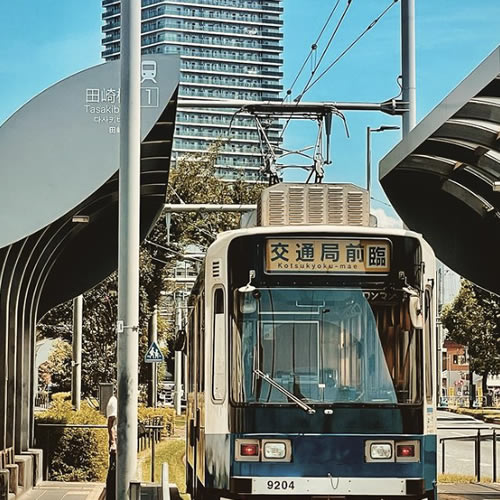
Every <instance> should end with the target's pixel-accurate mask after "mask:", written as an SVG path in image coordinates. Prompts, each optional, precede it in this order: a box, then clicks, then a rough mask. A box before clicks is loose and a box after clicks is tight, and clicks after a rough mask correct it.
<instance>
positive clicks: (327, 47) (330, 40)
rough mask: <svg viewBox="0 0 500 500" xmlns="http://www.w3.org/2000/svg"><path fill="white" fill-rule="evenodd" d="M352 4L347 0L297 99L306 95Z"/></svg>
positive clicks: (350, 0)
mask: <svg viewBox="0 0 500 500" xmlns="http://www.w3.org/2000/svg"><path fill="white" fill-rule="evenodd" d="M351 5H352V0H347V4H346V6H345V9H344V12H342V15H341V16H340V19H339V20H338V22H337V26H335V29H334V30H333V33H332V34H331V36H330V39H329V40H328V43H327V44H326V47H325V48H324V49H323V52H322V53H321V56H320V58H319V61H318V62H317V63H316V65H315V66H314V68H313V70H312V71H311V76H310V77H309V80H307V83H306V84H305V86H304V90H303V91H302V92H301V93H300V94H299V95H298V96H297V97H296V99H295V101H297V102H300V100H301V99H302V96H303V95H304V92H305V91H306V88H307V87H308V85H309V84H310V82H311V80H312V79H313V78H314V75H315V73H316V71H318V68H319V66H320V65H321V62H322V61H323V58H324V57H325V56H326V53H327V52H328V49H329V48H330V45H331V44H332V42H333V39H334V38H335V35H336V34H337V33H338V31H339V29H340V26H341V25H342V23H343V21H344V19H345V16H346V15H347V12H348V11H349V8H350V7H351Z"/></svg>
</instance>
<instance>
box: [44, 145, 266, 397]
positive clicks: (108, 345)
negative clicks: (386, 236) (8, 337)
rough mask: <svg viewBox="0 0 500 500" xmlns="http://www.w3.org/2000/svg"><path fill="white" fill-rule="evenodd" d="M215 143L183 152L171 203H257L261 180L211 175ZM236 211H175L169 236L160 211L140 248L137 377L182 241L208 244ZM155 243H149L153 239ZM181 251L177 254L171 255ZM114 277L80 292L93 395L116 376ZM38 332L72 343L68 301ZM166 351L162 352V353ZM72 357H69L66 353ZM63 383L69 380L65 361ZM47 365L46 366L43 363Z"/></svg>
mask: <svg viewBox="0 0 500 500" xmlns="http://www.w3.org/2000/svg"><path fill="white" fill-rule="evenodd" d="M218 147H219V144H215V145H214V146H213V147H212V148H210V150H209V151H208V152H207V153H202V154H196V155H187V156H185V157H183V158H181V159H179V160H178V162H177V167H176V168H175V169H173V170H172V172H171V175H170V180H169V191H168V196H167V202H169V203H179V202H183V203H238V204H240V203H242V204H247V203H255V202H256V200H257V197H258V196H259V193H260V191H261V190H262V188H263V185H260V184H249V183H246V182H244V181H243V180H238V181H235V182H231V183H229V182H225V181H222V180H220V179H217V178H216V177H215V161H216V158H217V152H218ZM239 219H240V216H239V214H234V213H210V214H208V213H190V214H187V213H184V214H175V216H174V217H173V222H172V226H171V241H172V243H169V242H168V241H167V230H166V222H165V217H164V216H162V217H160V218H159V219H158V222H157V223H156V225H155V226H154V228H153V229H152V231H151V232H150V234H149V235H148V238H147V240H146V242H145V243H144V244H143V245H142V248H141V253H140V290H139V306H140V314H139V327H140V335H139V367H138V369H139V382H142V383H144V382H146V381H147V379H148V370H147V368H146V366H145V364H144V363H143V362H142V360H143V359H144V355H145V353H146V350H147V347H148V334H147V324H148V320H149V317H150V315H151V313H152V311H153V307H154V306H155V305H156V304H158V303H159V300H160V296H161V292H162V290H166V289H171V288H172V286H173V284H172V282H167V281H166V276H167V274H168V272H169V269H171V268H172V267H173V266H174V265H175V261H176V260H177V259H178V258H181V257H182V254H183V252H184V249H185V246H186V245H189V244H196V245H197V246H199V247H200V248H206V247H207V246H208V245H209V244H210V243H211V242H212V241H213V240H214V239H215V238H216V236H217V234H218V233H219V232H220V231H225V230H228V229H233V228H235V227H237V226H238V224H239ZM149 242H151V243H153V245H152V244H151V243H149ZM175 256H180V257H175ZM117 302H118V290H117V276H116V273H113V274H112V275H111V276H110V277H108V278H106V279H105V280H104V281H103V282H102V283H100V284H99V285H97V286H96V287H95V288H93V289H92V290H90V291H88V292H86V293H85V294H84V308H83V336H82V394H84V395H90V394H95V393H96V391H97V387H98V384H99V382H109V381H112V380H116V333H115V325H116V319H117ZM38 333H39V335H41V336H42V337H47V338H61V339H63V340H66V341H67V342H71V337H72V301H70V302H67V303H65V304H62V305H60V306H58V307H56V308H54V309H53V310H51V311H49V313H47V314H46V315H45V316H44V318H42V321H41V323H40V324H39V325H38ZM174 334H175V328H174V324H173V323H172V322H170V323H168V322H166V321H159V322H158V339H159V340H160V341H163V342H167V341H168V340H169V339H171V338H172V337H173V335H174ZM165 354H166V353H165ZM69 359H70V358H69ZM66 368H67V374H66V378H65V380H66V383H67V382H68V381H70V380H71V371H70V370H71V367H70V364H67V366H66ZM45 369H46V367H45Z"/></svg>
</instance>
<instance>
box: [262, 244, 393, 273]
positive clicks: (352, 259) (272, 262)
mask: <svg viewBox="0 0 500 500" xmlns="http://www.w3.org/2000/svg"><path fill="white" fill-rule="evenodd" d="M390 250H391V248H390V242H389V241H387V240H372V239H330V238H312V239H309V238H307V239H305V238H269V239H267V240H266V272H268V273H286V272H299V273H300V272H303V273H340V274H342V273H388V272H389V270H390Z"/></svg>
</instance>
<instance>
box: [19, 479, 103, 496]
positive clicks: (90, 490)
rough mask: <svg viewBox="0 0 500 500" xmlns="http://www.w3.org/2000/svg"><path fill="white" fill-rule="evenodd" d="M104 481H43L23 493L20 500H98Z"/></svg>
mask: <svg viewBox="0 0 500 500" xmlns="http://www.w3.org/2000/svg"><path fill="white" fill-rule="evenodd" d="M104 486H105V484H104V483H63V482H60V481H43V482H41V483H40V484H39V485H38V486H36V487H35V488H33V489H32V490H30V491H28V492H27V493H24V494H23V495H22V496H21V497H20V500H38V499H40V500H61V499H62V498H64V499H65V500H99V499H100V497H101V495H102V493H103V490H104Z"/></svg>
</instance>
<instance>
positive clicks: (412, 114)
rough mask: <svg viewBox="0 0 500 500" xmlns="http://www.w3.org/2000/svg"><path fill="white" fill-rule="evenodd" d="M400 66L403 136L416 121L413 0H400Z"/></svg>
mask: <svg viewBox="0 0 500 500" xmlns="http://www.w3.org/2000/svg"><path fill="white" fill-rule="evenodd" d="M401 63H402V64H401V66H402V77H403V81H402V86H403V92H402V96H401V97H402V99H403V101H405V102H407V103H408V112H407V113H404V114H403V137H406V136H407V135H408V133H409V132H410V130H411V129H412V128H413V127H415V124H416V123H417V92H416V70H415V66H416V65H415V0H402V1H401Z"/></svg>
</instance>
